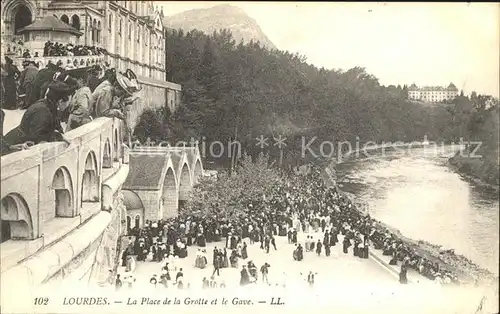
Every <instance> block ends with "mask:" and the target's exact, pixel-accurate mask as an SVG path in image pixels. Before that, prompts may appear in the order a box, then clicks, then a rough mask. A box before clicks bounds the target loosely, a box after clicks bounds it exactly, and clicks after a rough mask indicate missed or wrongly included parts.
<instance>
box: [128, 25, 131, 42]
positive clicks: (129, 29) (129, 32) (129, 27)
mask: <svg viewBox="0 0 500 314" xmlns="http://www.w3.org/2000/svg"><path fill="white" fill-rule="evenodd" d="M131 38H132V22H130V21H129V22H128V39H131Z"/></svg>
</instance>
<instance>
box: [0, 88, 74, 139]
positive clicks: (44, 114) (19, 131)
mask: <svg viewBox="0 0 500 314" xmlns="http://www.w3.org/2000/svg"><path fill="white" fill-rule="evenodd" d="M73 92H74V88H72V87H70V86H68V84H66V83H64V82H61V81H54V82H52V83H51V84H50V85H49V87H48V92H47V95H46V96H45V98H42V99H39V100H38V101H36V102H35V103H34V104H33V105H31V106H30V107H29V108H28V109H27V110H26V112H25V113H24V115H23V118H22V119H21V124H20V125H19V126H17V127H16V128H14V129H13V130H11V131H10V132H9V133H7V135H5V140H6V141H7V143H9V144H11V145H15V144H21V143H25V142H32V143H33V144H38V143H40V142H52V141H64V142H66V143H68V144H69V141H68V140H67V139H65V138H64V136H63V130H62V127H61V124H60V120H59V116H58V110H57V108H58V105H59V104H60V103H61V101H68V97H69V96H70V95H71V94H72V93H73Z"/></svg>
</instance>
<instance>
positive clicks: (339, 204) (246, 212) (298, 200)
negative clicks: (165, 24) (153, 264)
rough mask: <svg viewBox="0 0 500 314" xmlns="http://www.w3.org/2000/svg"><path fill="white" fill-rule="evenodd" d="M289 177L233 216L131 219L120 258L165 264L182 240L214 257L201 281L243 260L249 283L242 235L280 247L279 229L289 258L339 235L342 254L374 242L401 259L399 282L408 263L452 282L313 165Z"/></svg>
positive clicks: (323, 248)
mask: <svg viewBox="0 0 500 314" xmlns="http://www.w3.org/2000/svg"><path fill="white" fill-rule="evenodd" d="M287 179H288V182H286V183H284V184H283V185H280V186H277V187H276V188H275V190H274V192H273V193H272V195H271V196H270V197H269V196H267V197H264V198H263V199H259V200H251V201H249V202H248V204H247V207H246V208H244V209H243V210H242V213H243V214H242V216H241V217H240V218H237V219H236V218H234V219H226V218H224V217H206V218H201V217H195V216H193V215H190V216H186V215H182V213H181V215H180V216H178V217H176V218H173V219H169V220H159V221H156V222H150V221H146V222H145V224H144V226H143V227H142V228H139V227H137V226H136V227H133V228H132V229H130V230H129V235H130V236H131V238H130V241H131V242H130V244H129V247H128V249H127V250H125V252H124V253H123V254H124V255H123V260H124V261H125V260H126V259H127V258H131V256H137V260H138V261H141V262H143V261H146V257H147V255H148V254H150V255H151V258H150V260H151V261H157V262H160V263H162V265H163V263H164V264H165V266H164V269H166V270H167V272H168V271H169V270H171V269H172V267H173V266H172V265H175V264H176V263H175V261H176V260H178V259H183V258H186V257H187V250H186V248H187V247H189V246H198V247H199V249H198V253H197V255H196V257H195V262H194V266H195V267H197V268H202V269H203V268H205V267H207V264H208V262H209V261H211V262H212V265H213V269H214V271H213V274H212V277H211V279H210V280H208V279H206V278H204V279H203V285H205V286H207V285H208V286H210V284H207V283H206V282H208V283H210V282H211V281H213V280H214V279H213V278H214V276H217V275H219V272H220V270H221V269H222V268H225V267H236V268H238V267H241V272H240V275H241V277H240V284H241V285H247V284H250V283H253V282H256V281H257V273H258V272H257V267H256V265H254V264H253V262H251V261H250V262H249V263H244V265H239V261H240V260H246V259H248V253H247V244H246V242H247V241H246V239H248V241H249V244H250V245H254V243H260V249H262V250H264V251H265V252H266V253H269V250H270V248H271V247H273V248H274V250H276V249H277V248H276V244H275V243H276V242H275V238H276V237H287V238H288V243H289V244H291V245H294V249H293V252H292V258H293V260H295V261H299V262H300V261H304V260H305V262H307V259H305V258H304V248H305V252H313V253H315V254H317V255H321V254H324V255H325V256H330V252H331V247H332V246H335V245H336V244H337V243H339V242H340V241H339V237H340V236H342V238H343V239H342V252H343V253H344V254H349V253H350V254H352V255H353V256H354V257H356V258H360V259H367V258H368V257H369V250H370V249H371V247H372V246H373V247H374V248H375V249H377V250H381V251H383V254H384V255H390V256H391V257H392V259H391V262H390V263H391V264H392V265H398V266H400V282H401V283H402V284H406V283H407V282H408V278H407V272H408V269H409V268H412V269H414V270H415V271H417V272H419V273H420V274H421V275H423V276H426V277H428V278H430V279H432V280H436V281H438V282H439V283H452V282H457V278H456V277H454V276H453V275H452V274H451V273H449V272H448V271H446V270H443V269H440V266H439V264H437V263H432V262H431V261H429V260H427V259H426V258H424V257H422V256H419V254H417V253H416V252H415V251H414V250H412V248H410V247H408V246H407V245H406V244H405V243H403V241H401V240H399V239H398V238H397V237H396V236H395V235H393V234H391V233H390V232H389V231H388V230H386V229H384V228H383V227H381V226H379V225H378V224H377V223H376V221H375V220H373V219H372V218H371V217H370V216H369V215H366V214H364V213H361V212H359V211H358V210H357V209H356V208H355V205H354V204H353V203H352V202H351V200H350V199H349V198H347V197H345V196H343V195H342V194H341V193H339V192H338V191H337V189H336V188H333V187H329V186H327V185H326V184H325V183H324V181H323V179H322V178H321V176H320V175H319V170H318V169H314V171H313V172H312V173H310V174H308V175H301V176H297V175H287ZM301 232H304V233H305V234H306V240H305V242H304V243H298V237H297V234H298V233H301ZM312 233H316V234H317V233H321V234H323V236H322V239H315V238H314V235H312ZM134 238H135V239H134ZM213 242H215V245H217V246H216V247H215V248H214V250H213V253H212V258H211V259H210V256H208V255H207V252H206V250H205V249H204V247H206V244H207V243H213ZM220 245H222V247H220ZM228 255H229V257H228ZM172 256H173V257H172ZM266 265H267V266H266ZM269 266H270V265H269V264H267V263H265V264H264V265H262V267H263V268H262V267H261V273H262V274H263V275H262V281H263V282H265V283H267V274H268V272H269ZM264 274H265V276H264ZM314 275H315V273H312V272H311V273H310V274H309V275H308V276H307V281H308V282H309V284H310V285H313V283H314ZM165 278H170V275H165ZM264 278H265V279H264ZM165 280H166V281H168V280H167V279H165ZM174 284H175V281H174Z"/></svg>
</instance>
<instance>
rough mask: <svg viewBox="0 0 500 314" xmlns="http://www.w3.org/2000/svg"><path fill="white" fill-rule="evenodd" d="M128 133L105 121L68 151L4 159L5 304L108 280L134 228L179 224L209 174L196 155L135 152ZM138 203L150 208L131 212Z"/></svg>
mask: <svg viewBox="0 0 500 314" xmlns="http://www.w3.org/2000/svg"><path fill="white" fill-rule="evenodd" d="M123 128H124V126H123V123H122V121H121V120H119V119H112V118H105V117H102V118H97V119H95V120H93V121H92V122H90V123H88V124H85V125H83V126H81V127H79V128H76V129H74V130H72V131H70V132H67V133H66V137H67V138H68V139H69V141H70V143H71V144H70V145H69V146H68V145H67V144H66V143H63V142H53V143H43V144H39V145H35V146H33V147H31V148H30V149H28V150H24V151H20V152H15V153H12V154H9V155H6V156H3V157H2V158H1V200H2V205H1V231H2V242H1V244H0V245H1V246H0V251H1V261H2V263H1V297H2V305H4V302H8V301H7V300H15V299H16V298H15V297H14V296H24V295H25V294H26V293H29V291H30V289H29V287H32V288H35V287H37V286H40V285H42V284H48V283H54V282H55V283H57V282H60V281H62V280H64V282H68V281H70V282H73V281H78V282H85V281H86V282H102V281H104V280H105V278H106V277H107V275H108V271H109V269H113V268H114V266H115V264H116V259H117V256H116V245H117V242H118V241H117V240H118V237H119V236H120V235H122V234H125V232H126V230H127V229H126V228H127V226H126V223H127V220H128V222H129V225H130V220H131V217H132V216H133V215H134V214H135V213H136V212H140V214H141V219H143V218H142V217H146V219H159V218H162V217H163V218H165V217H174V216H175V215H177V213H178V203H179V201H181V202H182V201H184V200H186V199H187V196H188V195H189V192H190V190H191V188H192V186H193V185H194V184H195V182H197V180H198V178H199V176H200V175H202V174H203V168H202V163H201V159H200V154H199V151H198V149H197V148H196V147H187V148H181V147H179V148H177V147H172V148H156V149H148V150H147V151H146V150H144V149H142V150H140V149H139V150H134V149H133V150H130V151H128V149H126V146H125V145H123V143H122V135H123V134H124V133H123V130H124V129H123ZM137 200H139V201H140V203H141V204H143V205H142V208H139V209H138V208H136V207H137V206H131V205H133V204H134V202H137ZM128 209H129V210H130V212H128ZM127 217H128V219H127ZM141 222H142V220H141ZM12 283H15V284H12Z"/></svg>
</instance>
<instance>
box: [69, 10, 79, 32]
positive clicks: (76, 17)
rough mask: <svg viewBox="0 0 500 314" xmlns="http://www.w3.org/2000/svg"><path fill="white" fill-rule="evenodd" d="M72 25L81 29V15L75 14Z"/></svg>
mask: <svg viewBox="0 0 500 314" xmlns="http://www.w3.org/2000/svg"><path fill="white" fill-rule="evenodd" d="M71 26H73V28H75V29H78V30H79V29H80V17H78V15H76V14H75V15H73V16H72V17H71Z"/></svg>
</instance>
